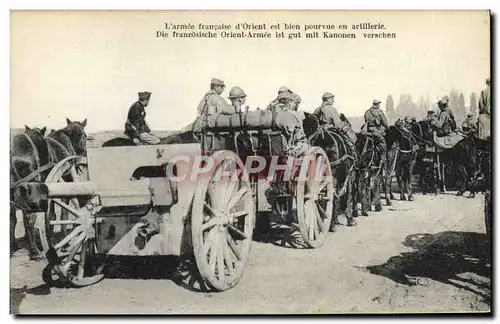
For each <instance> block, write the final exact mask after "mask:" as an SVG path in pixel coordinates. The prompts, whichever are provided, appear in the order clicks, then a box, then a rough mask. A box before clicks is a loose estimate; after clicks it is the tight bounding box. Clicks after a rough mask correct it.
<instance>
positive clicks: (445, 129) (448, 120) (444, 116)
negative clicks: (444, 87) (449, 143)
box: [431, 96, 456, 137]
mask: <svg viewBox="0 0 500 324" xmlns="http://www.w3.org/2000/svg"><path fill="white" fill-rule="evenodd" d="M438 106H439V109H440V110H441V111H440V112H439V115H438V117H437V119H434V120H433V121H432V122H431V125H433V126H434V127H436V128H437V135H438V136H439V137H443V136H447V135H449V134H450V133H451V132H452V131H454V130H455V129H456V123H455V116H453V113H452V112H451V110H450V108H448V100H447V97H446V96H445V97H443V99H441V100H439V101H438Z"/></svg>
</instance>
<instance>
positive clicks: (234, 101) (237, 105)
mask: <svg viewBox="0 0 500 324" xmlns="http://www.w3.org/2000/svg"><path fill="white" fill-rule="evenodd" d="M228 98H229V99H230V100H231V106H232V107H234V112H236V113H240V112H242V111H244V110H245V108H247V109H246V110H248V107H247V106H246V105H245V102H246V99H247V95H246V93H245V91H243V89H241V88H240V87H233V88H231V90H230V91H229V96H228Z"/></svg>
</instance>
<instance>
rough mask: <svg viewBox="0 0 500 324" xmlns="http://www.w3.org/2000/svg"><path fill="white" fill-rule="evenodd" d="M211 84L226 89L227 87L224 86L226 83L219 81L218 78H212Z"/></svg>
mask: <svg viewBox="0 0 500 324" xmlns="http://www.w3.org/2000/svg"><path fill="white" fill-rule="evenodd" d="M210 84H213V85H218V86H223V87H225V86H226V85H225V84H224V81H222V80H220V79H217V78H212V81H210Z"/></svg>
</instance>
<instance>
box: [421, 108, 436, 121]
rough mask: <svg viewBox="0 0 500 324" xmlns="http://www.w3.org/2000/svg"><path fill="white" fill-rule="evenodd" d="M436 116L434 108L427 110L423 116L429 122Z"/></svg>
mask: <svg viewBox="0 0 500 324" xmlns="http://www.w3.org/2000/svg"><path fill="white" fill-rule="evenodd" d="M435 118H436V112H435V111H434V110H429V111H428V112H427V116H426V117H425V118H424V121H426V122H431V121H432V120H434V119H435Z"/></svg>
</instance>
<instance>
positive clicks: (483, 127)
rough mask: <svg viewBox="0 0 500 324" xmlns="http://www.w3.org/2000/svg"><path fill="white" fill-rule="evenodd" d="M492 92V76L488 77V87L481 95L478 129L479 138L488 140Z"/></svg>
mask: <svg viewBox="0 0 500 324" xmlns="http://www.w3.org/2000/svg"><path fill="white" fill-rule="evenodd" d="M490 120H491V92H490V78H487V79H486V89H484V90H483V91H481V95H480V96H479V117H478V130H479V138H480V139H482V140H487V139H488V138H489V137H490V136H491V135H490V124H491V121H490Z"/></svg>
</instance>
